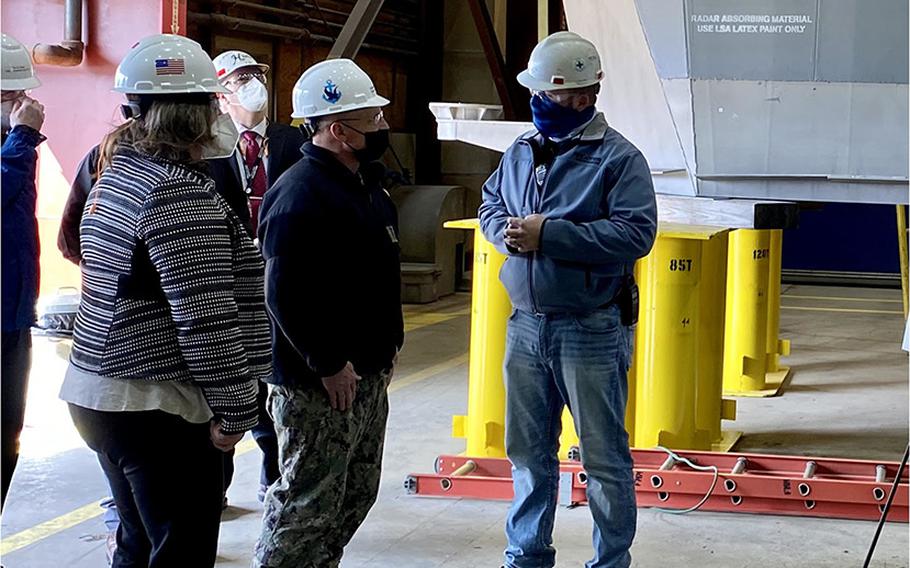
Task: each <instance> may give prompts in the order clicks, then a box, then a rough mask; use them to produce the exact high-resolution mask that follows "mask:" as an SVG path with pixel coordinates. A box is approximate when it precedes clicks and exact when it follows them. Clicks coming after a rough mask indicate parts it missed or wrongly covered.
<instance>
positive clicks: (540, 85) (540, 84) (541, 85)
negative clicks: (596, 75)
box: [518, 69, 600, 91]
mask: <svg viewBox="0 0 910 568" xmlns="http://www.w3.org/2000/svg"><path fill="white" fill-rule="evenodd" d="M518 83H519V84H520V85H521V86H522V87H525V88H526V89H529V90H531V91H565V90H568V89H581V88H583V87H590V86H591V85H596V84H598V83H600V79H596V80H593V81H580V82H572V83H565V84H562V85H557V84H556V83H551V82H549V81H541V80H539V79H536V78H534V76H533V75H531V72H530V71H528V70H527V69H525V70H524V71H522V72H521V73H519V74H518Z"/></svg>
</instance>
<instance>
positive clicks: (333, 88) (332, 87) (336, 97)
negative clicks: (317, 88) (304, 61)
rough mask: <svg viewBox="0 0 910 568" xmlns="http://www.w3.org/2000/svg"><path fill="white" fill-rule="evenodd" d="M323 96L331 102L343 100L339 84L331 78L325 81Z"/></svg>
mask: <svg viewBox="0 0 910 568" xmlns="http://www.w3.org/2000/svg"><path fill="white" fill-rule="evenodd" d="M322 98H323V99H324V100H325V101H326V102H327V103H330V104H335V103H337V102H338V101H340V100H341V91H339V90H338V86H337V85H336V84H335V83H333V82H332V80H331V79H329V80H328V81H326V82H325V88H324V89H323V90H322Z"/></svg>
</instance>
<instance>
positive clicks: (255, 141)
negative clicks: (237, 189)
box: [241, 130, 268, 237]
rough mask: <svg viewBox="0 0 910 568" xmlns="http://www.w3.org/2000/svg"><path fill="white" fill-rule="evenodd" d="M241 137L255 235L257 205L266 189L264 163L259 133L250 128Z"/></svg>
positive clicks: (245, 177)
mask: <svg viewBox="0 0 910 568" xmlns="http://www.w3.org/2000/svg"><path fill="white" fill-rule="evenodd" d="M241 137H242V138H243V141H244V142H246V149H245V150H244V152H243V163H244V164H245V165H246V171H245V172H244V181H245V182H246V184H247V187H246V188H245V189H246V192H247V196H248V197H249V203H250V221H251V222H252V224H253V235H254V237H255V235H256V227H257V226H258V225H259V206H260V205H262V196H263V195H265V191H266V189H268V182H267V181H266V178H265V164H264V163H263V161H262V156H261V155H260V154H261V147H260V146H259V135H258V134H256V133H255V132H253V131H252V130H247V131H246V132H244V133H243V135H242V136H241ZM250 174H252V175H253V179H250Z"/></svg>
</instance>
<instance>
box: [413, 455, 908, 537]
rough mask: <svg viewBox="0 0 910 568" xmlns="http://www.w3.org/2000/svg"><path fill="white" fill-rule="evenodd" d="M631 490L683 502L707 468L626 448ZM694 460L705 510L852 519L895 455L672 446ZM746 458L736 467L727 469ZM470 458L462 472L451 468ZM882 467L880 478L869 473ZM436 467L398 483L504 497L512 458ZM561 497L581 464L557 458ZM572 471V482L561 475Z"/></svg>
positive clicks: (883, 484)
mask: <svg viewBox="0 0 910 568" xmlns="http://www.w3.org/2000/svg"><path fill="white" fill-rule="evenodd" d="M632 454H633V460H634V462H635V468H634V472H635V491H636V497H637V501H638V505H639V506H640V507H663V508H668V509H687V508H689V507H692V506H694V505H696V504H697V503H698V502H699V501H701V500H702V499H703V498H704V496H705V495H706V494H707V493H708V490H709V489H710V487H711V483H712V481H713V478H714V474H713V472H702V471H697V470H693V469H691V468H689V467H687V466H685V465H682V464H679V465H676V466H674V467H671V468H670V469H667V470H661V469H660V468H661V465H662V464H663V463H664V462H665V461H666V459H667V454H666V453H665V452H663V451H660V450H633V451H632ZM679 455H681V456H682V457H685V458H687V459H689V460H690V461H692V462H694V463H696V464H698V465H713V466H716V467H717V468H718V470H719V471H718V479H717V483H716V485H715V487H714V489H713V490H712V491H711V496H710V498H709V499H708V500H707V501H706V502H705V503H704V504H703V505H702V506H701V509H702V510H706V511H721V512H742V513H763V514H779V515H799V516H813V517H826V518H842V519H855V520H878V518H879V516H880V513H881V508H882V507H883V505H884V503H885V501H886V499H887V495H888V492H889V491H890V490H891V483H892V482H893V478H894V475H895V474H896V473H897V468H898V464H897V463H896V462H875V461H862V460H836V459H830V458H804V457H795V456H771V455H759V454H733V455H730V454H714V453H706V452H679ZM741 459H745V464H746V467H745V470H744V472H743V473H737V474H733V473H731V471H732V470H733V468H734V466H735V465H736V463H737V461H738V460H741ZM468 461H472V462H473V464H474V468H473V471H472V472H471V473H470V474H468V475H459V476H453V475H452V473H453V472H454V471H455V470H456V469H458V468H460V467H461V466H462V465H464V464H465V463H466V462H468ZM810 462H812V463H814V467H812V468H811V469H813V470H814V472H812V476H811V477H809V478H806V477H804V475H805V473H806V465H807V464H808V463H810ZM881 467H883V468H884V469H883V470H882V471H883V472H884V479H881V480H876V472H877V468H881ZM435 469H436V473H433V474H413V475H411V476H409V477H408V479H407V481H406V482H405V484H406V487H407V489H408V491H409V492H410V493H412V494H416V495H421V496H432V497H449V498H474V499H493V500H511V499H512V496H513V493H512V479H511V465H510V464H509V462H508V460H505V459H496V458H470V457H466V456H440V457H439V458H437V461H436V468H435ZM560 472H561V474H562V475H561V479H562V480H563V482H562V485H561V487H560V492H561V495H562V498H561V500H562V501H563V502H566V501H568V502H571V503H585V502H586V499H587V497H586V494H585V481H586V477H585V473H584V470H583V468H582V467H581V464H579V463H576V462H563V463H561V464H560ZM570 478H571V480H572V481H571V485H568V484H567V483H568V479H570ZM908 500H910V493H908V474H907V473H906V472H905V473H904V475H902V476H901V483H900V484H899V485H898V488H897V493H896V495H895V500H894V504H893V505H892V508H891V511H890V514H889V517H888V518H889V520H892V521H899V522H908V511H910V504H908Z"/></svg>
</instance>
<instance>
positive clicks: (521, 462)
mask: <svg viewBox="0 0 910 568" xmlns="http://www.w3.org/2000/svg"><path fill="white" fill-rule="evenodd" d="M631 343H632V330H631V329H630V328H628V327H626V326H624V325H622V323H621V322H620V317H619V309H618V308H617V307H616V306H611V307H609V308H606V309H602V310H596V311H594V312H590V313H587V314H568V313H561V314H537V315H535V314H531V313H528V312H523V311H521V310H516V311H515V312H514V313H513V314H512V316H511V317H510V318H509V324H508V333H507V339H506V354H505V365H504V367H505V382H506V393H507V396H506V452H507V453H508V456H509V459H510V460H511V462H512V479H513V484H514V489H515V499H514V501H513V502H512V507H511V509H510V510H509V516H508V520H507V522H506V536H507V537H508V540H509V545H508V548H506V551H505V559H506V566H508V567H509V568H551V567H552V566H554V564H555V563H556V549H555V548H554V547H553V521H554V518H555V516H556V500H557V492H558V488H559V459H558V457H557V451H558V449H559V435H560V433H561V430H562V427H561V421H560V417H561V414H562V410H563V407H564V406H565V405H568V407H569V410H570V411H571V413H572V416H573V417H574V419H575V425H576V426H575V427H576V430H577V434H578V437H579V440H580V446H581V448H580V449H581V461H582V465H583V466H584V469H585V472H586V473H587V474H588V483H587V496H588V506H589V507H590V509H591V514H592V516H593V517H594V558H593V559H592V560H590V561H589V562H588V563H587V564H586V566H587V567H588V568H628V566H629V565H630V564H631V562H632V558H631V555H630V554H629V547H630V546H631V545H632V539H633V538H634V536H635V522H636V515H637V510H636V505H635V487H634V483H633V478H632V456H631V453H630V452H629V436H628V434H627V433H626V429H625V412H626V399H627V397H628V380H627V371H628V368H629V364H630V361H631V351H632V345H631Z"/></svg>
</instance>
